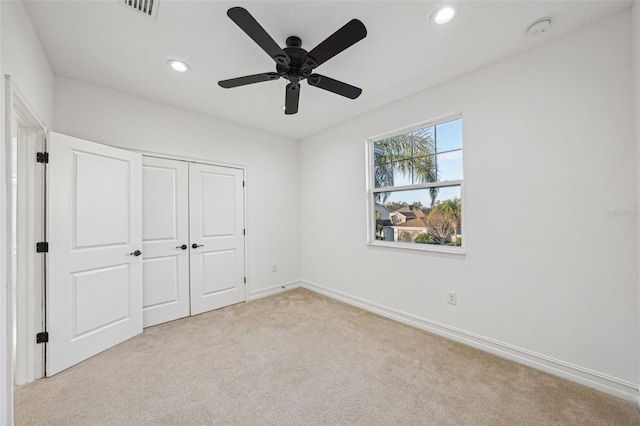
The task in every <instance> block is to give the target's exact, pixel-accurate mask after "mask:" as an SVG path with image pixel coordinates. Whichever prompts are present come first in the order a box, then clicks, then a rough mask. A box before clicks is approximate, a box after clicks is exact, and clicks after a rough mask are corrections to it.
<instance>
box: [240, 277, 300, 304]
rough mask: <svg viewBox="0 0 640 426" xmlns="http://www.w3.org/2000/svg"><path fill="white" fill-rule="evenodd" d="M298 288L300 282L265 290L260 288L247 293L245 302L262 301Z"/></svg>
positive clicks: (278, 285)
mask: <svg viewBox="0 0 640 426" xmlns="http://www.w3.org/2000/svg"><path fill="white" fill-rule="evenodd" d="M298 287H300V281H291V282H288V283H283V284H277V285H274V286H271V287H267V288H261V289H260V290H254V291H251V292H249V297H248V298H247V302H251V301H253V300H258V299H262V298H263V297H267V296H273V295H274V294H278V293H282V292H283V291H287V290H292V289H294V288H298Z"/></svg>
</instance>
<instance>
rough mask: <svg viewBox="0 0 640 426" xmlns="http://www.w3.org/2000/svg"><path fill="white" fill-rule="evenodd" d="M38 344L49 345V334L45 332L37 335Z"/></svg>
mask: <svg viewBox="0 0 640 426" xmlns="http://www.w3.org/2000/svg"><path fill="white" fill-rule="evenodd" d="M36 343H49V333H48V332H46V331H43V332H41V333H38V334H36Z"/></svg>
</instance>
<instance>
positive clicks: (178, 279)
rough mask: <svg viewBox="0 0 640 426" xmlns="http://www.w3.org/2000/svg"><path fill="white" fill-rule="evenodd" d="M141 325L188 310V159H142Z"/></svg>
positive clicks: (165, 319) (174, 317)
mask: <svg viewBox="0 0 640 426" xmlns="http://www.w3.org/2000/svg"><path fill="white" fill-rule="evenodd" d="M142 164H143V165H142V194H143V196H142V197H143V198H142V241H143V243H142V246H143V249H142V251H143V252H144V255H143V300H144V326H145V327H149V326H152V325H156V324H160V323H163V322H167V321H172V320H175V319H178V318H184V317H188V316H189V252H190V251H191V248H190V246H189V164H188V163H186V162H184V161H177V160H167V159H164V158H155V157H146V156H145V157H143V159H142Z"/></svg>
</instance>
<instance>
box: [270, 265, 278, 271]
mask: <svg viewBox="0 0 640 426" xmlns="http://www.w3.org/2000/svg"><path fill="white" fill-rule="evenodd" d="M271 272H278V264H277V263H274V264H272V265H271Z"/></svg>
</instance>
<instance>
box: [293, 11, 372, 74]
mask: <svg viewBox="0 0 640 426" xmlns="http://www.w3.org/2000/svg"><path fill="white" fill-rule="evenodd" d="M366 36H367V29H366V28H365V26H364V24H363V23H362V22H360V21H358V20H357V19H352V20H351V21H349V22H347V23H346V24H345V25H344V26H343V27H342V28H340V29H339V30H338V31H336V32H335V33H333V34H331V35H330V36H329V37H327V39H326V40H325V41H323V42H322V43H320V44H319V45H317V46H316V47H315V48H314V49H313V50H312V51H311V52H309V53H308V54H307V59H310V60H309V61H307V62H306V64H305V66H306V67H307V68H315V67H317V66H319V65H321V64H322V63H324V62H326V61H328V60H329V59H331V58H333V57H334V56H336V55H337V54H338V53H340V52H342V51H343V50H345V49H347V48H348V47H350V46H353V45H354V44H356V43H357V42H359V41H360V40H362V39H363V38H365V37H366Z"/></svg>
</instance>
